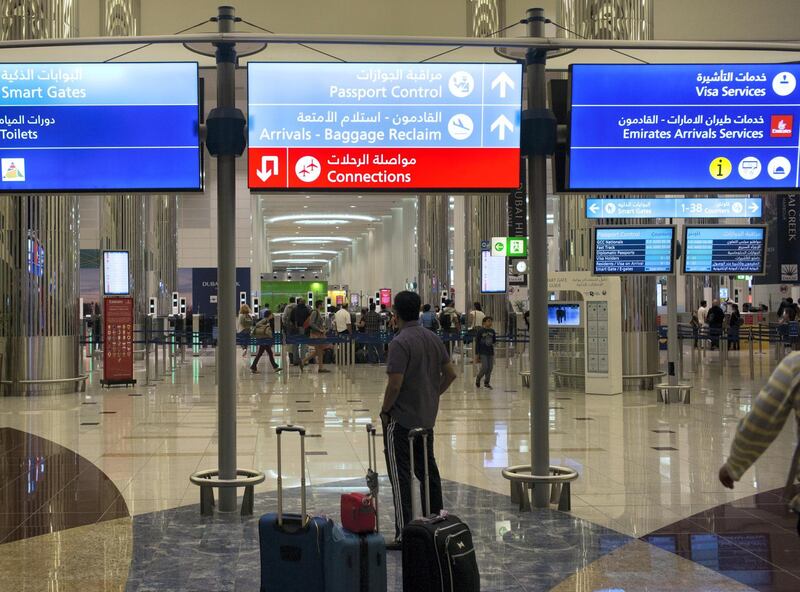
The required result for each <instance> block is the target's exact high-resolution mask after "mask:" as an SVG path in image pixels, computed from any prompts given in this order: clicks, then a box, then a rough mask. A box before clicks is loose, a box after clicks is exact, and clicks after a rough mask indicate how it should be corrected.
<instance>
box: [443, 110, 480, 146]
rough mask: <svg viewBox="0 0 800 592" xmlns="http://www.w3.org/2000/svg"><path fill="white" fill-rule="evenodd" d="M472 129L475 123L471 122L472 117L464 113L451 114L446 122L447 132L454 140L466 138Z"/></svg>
mask: <svg viewBox="0 0 800 592" xmlns="http://www.w3.org/2000/svg"><path fill="white" fill-rule="evenodd" d="M474 129H475V124H474V123H473V122H472V118H471V117H470V116H469V115H466V114H465V113H457V114H456V115H453V116H452V117H451V118H450V121H449V122H448V123H447V132H448V133H449V134H450V135H451V136H452V137H453V139H454V140H466V139H467V138H469V137H470V136H471V135H472V130H474Z"/></svg>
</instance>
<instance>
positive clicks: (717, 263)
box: [683, 226, 767, 275]
mask: <svg viewBox="0 0 800 592" xmlns="http://www.w3.org/2000/svg"><path fill="white" fill-rule="evenodd" d="M685 232H686V237H685V239H684V241H683V242H684V245H683V248H684V251H685V254H684V260H683V271H684V273H721V274H726V275H738V274H749V275H758V274H761V273H764V249H765V247H766V234H767V229H766V227H764V226H687V227H686V230H685Z"/></svg>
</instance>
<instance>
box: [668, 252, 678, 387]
mask: <svg viewBox="0 0 800 592" xmlns="http://www.w3.org/2000/svg"><path fill="white" fill-rule="evenodd" d="M676 266H677V265H676ZM667 294H668V298H667V383H668V384H669V385H670V386H677V384H678V377H679V376H680V373H679V372H677V371H676V370H677V369H676V367H675V366H676V364H677V362H678V348H679V347H680V342H679V341H678V277H677V276H676V275H675V273H673V274H672V275H668V276H667Z"/></svg>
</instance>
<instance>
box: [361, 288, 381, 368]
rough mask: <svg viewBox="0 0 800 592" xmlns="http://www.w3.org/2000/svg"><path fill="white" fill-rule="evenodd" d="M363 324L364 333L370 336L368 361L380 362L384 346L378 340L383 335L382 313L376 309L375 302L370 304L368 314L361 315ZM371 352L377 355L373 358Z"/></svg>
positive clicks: (372, 362)
mask: <svg viewBox="0 0 800 592" xmlns="http://www.w3.org/2000/svg"><path fill="white" fill-rule="evenodd" d="M361 324H362V326H363V327H364V333H365V334H366V335H367V336H368V337H367V339H368V343H367V344H366V345H367V361H368V362H370V363H371V364H378V363H379V362H380V361H381V357H382V356H381V350H382V349H383V346H382V345H381V344H380V343H378V342H377V341H378V340H379V339H380V335H381V315H379V314H378V313H377V312H376V311H375V304H374V303H373V304H370V305H369V311H368V312H367V313H366V314H362V315H361ZM370 354H374V355H375V357H374V358H373V357H372V355H370ZM373 360H374V361H373Z"/></svg>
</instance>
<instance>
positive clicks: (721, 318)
mask: <svg viewBox="0 0 800 592" xmlns="http://www.w3.org/2000/svg"><path fill="white" fill-rule="evenodd" d="M706 322H707V323H708V333H709V335H711V349H719V338H720V337H721V336H722V324H723V323H724V322H725V312H724V311H723V310H722V307H721V306H720V305H719V300H712V301H711V308H709V309H708V313H707V314H706Z"/></svg>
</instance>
